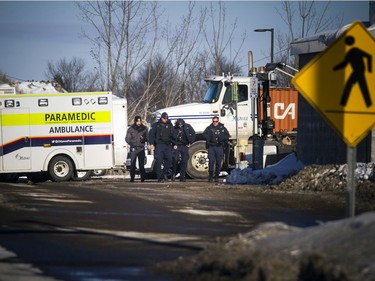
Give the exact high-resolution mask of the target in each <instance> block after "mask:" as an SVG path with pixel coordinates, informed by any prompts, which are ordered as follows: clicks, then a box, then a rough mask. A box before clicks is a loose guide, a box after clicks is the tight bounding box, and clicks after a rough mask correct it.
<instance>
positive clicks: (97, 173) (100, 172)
mask: <svg viewBox="0 0 375 281" xmlns="http://www.w3.org/2000/svg"><path fill="white" fill-rule="evenodd" d="M106 173H107V170H93V171H92V176H95V177H101V176H104V175H105V174H106Z"/></svg>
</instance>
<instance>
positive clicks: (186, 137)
mask: <svg viewBox="0 0 375 281" xmlns="http://www.w3.org/2000/svg"><path fill="white" fill-rule="evenodd" d="M194 140H195V131H194V129H193V127H192V126H191V125H190V124H187V123H185V121H184V119H182V118H179V119H177V120H176V123H175V126H174V127H173V135H172V143H173V155H172V159H173V161H172V162H173V168H172V180H173V181H174V180H175V175H176V172H177V165H178V161H179V160H180V158H181V161H180V181H186V178H185V174H186V168H187V163H188V160H189V149H188V148H189V146H190V145H191V144H192V143H193V142H194Z"/></svg>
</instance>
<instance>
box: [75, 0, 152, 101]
mask: <svg viewBox="0 0 375 281" xmlns="http://www.w3.org/2000/svg"><path fill="white" fill-rule="evenodd" d="M77 5H78V7H79V9H80V11H81V15H82V17H83V19H84V20H85V21H87V22H88V23H90V24H91V26H92V27H93V28H94V30H95V32H96V35H95V36H92V35H89V34H87V33H85V34H84V35H85V36H86V37H87V38H89V39H90V40H91V41H92V42H93V45H94V47H93V49H92V55H93V57H94V59H95V60H96V62H97V65H98V69H99V71H98V72H99V73H101V74H106V76H107V88H108V89H110V90H111V91H112V92H113V93H120V92H121V94H122V95H123V96H124V97H126V96H127V94H128V92H129V89H130V83H129V82H130V80H131V76H132V75H133V74H134V73H135V72H136V70H137V69H138V68H139V67H140V66H141V65H142V63H144V62H145V59H146V57H147V54H148V53H149V52H150V48H149V46H148V42H149V40H150V36H154V35H153V34H152V33H151V31H153V26H154V24H155V21H156V19H157V17H158V15H157V13H156V7H157V3H156V2H143V1H110V0H109V1H108V0H106V1H86V2H78V3H77ZM151 41H152V40H151Z"/></svg>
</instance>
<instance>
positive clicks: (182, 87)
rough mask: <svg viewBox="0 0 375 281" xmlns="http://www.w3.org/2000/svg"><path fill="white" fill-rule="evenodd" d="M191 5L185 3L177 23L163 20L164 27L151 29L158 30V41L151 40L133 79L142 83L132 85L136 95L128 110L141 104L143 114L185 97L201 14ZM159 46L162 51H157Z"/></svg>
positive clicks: (190, 3)
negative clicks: (148, 52)
mask: <svg viewBox="0 0 375 281" xmlns="http://www.w3.org/2000/svg"><path fill="white" fill-rule="evenodd" d="M195 6H196V4H195V3H194V2H189V3H188V9H187V13H186V15H183V16H182V17H181V20H180V22H179V23H178V24H176V25H171V24H170V23H168V22H166V23H165V27H164V28H162V27H160V28H159V29H158V30H155V33H156V32H157V31H159V32H158V34H159V36H158V38H159V41H158V42H156V41H154V42H153V48H152V49H151V50H152V51H151V52H150V54H149V60H148V63H147V65H145V66H144V68H142V71H141V72H140V73H139V76H138V79H137V81H138V84H142V86H141V87H133V88H132V89H137V91H138V93H134V94H132V97H135V96H137V97H138V98H137V99H133V100H134V104H133V103H130V106H129V107H130V108H131V110H133V109H134V110H138V111H137V112H139V106H141V107H142V108H143V111H144V115H145V116H146V115H148V114H149V113H150V112H152V111H154V110H155V109H156V108H162V107H168V106H172V105H176V104H180V103H182V102H184V101H185V100H186V99H187V98H188V96H189V93H188V92H187V91H186V88H187V87H186V83H187V79H188V76H189V72H188V71H189V70H191V66H192V65H194V64H192V62H194V61H195V60H196V59H195V57H196V56H197V55H198V50H199V48H200V47H199V42H200V41H201V40H200V38H201V34H202V29H203V23H204V17H205V14H204V13H203V12H202V11H201V12H200V13H196V12H195ZM195 15H197V16H195ZM160 31H161V32H160ZM160 46H163V47H162V48H163V50H164V51H163V52H160V51H157V50H160V49H161V47H160ZM140 80H142V83H139V82H140Z"/></svg>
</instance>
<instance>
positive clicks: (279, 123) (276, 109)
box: [259, 88, 298, 133]
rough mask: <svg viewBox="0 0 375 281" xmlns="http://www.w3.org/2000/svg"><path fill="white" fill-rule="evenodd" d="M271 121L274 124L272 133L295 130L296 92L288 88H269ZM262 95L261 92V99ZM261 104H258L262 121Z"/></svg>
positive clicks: (296, 113) (296, 112)
mask: <svg viewBox="0 0 375 281" xmlns="http://www.w3.org/2000/svg"><path fill="white" fill-rule="evenodd" d="M270 97H271V119H273V121H274V122H275V129H274V131H273V132H274V133H277V132H280V131H284V132H290V131H293V130H295V129H297V116H298V91H297V90H293V89H289V88H270ZM262 98H263V93H262V91H261V99H262ZM262 108H263V103H262V102H260V108H259V115H260V120H262V119H263V109H262Z"/></svg>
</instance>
